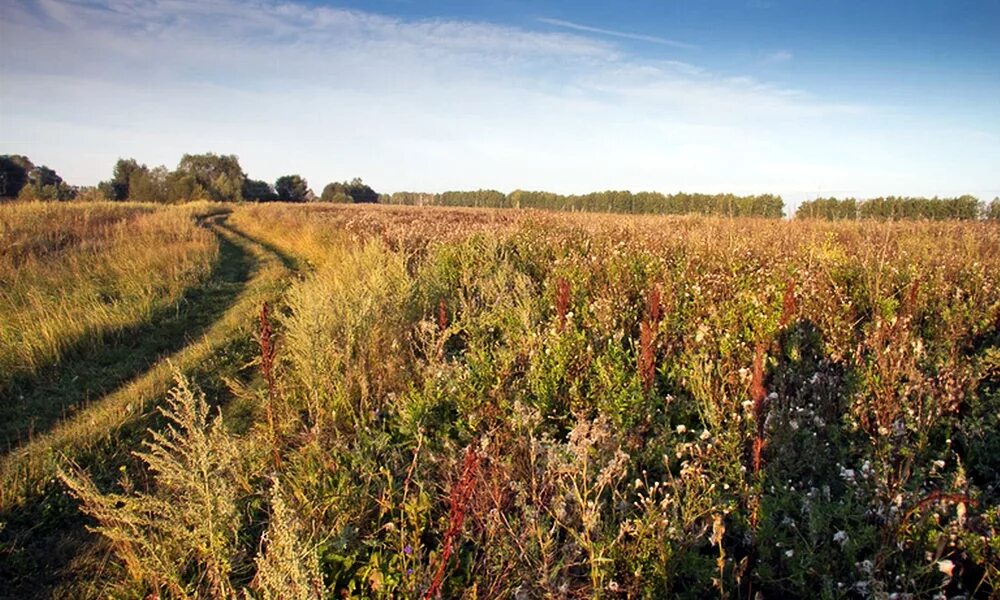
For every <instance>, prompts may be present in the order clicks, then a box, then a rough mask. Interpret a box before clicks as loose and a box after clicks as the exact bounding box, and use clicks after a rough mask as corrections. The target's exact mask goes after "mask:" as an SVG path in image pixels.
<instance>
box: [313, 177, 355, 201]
mask: <svg viewBox="0 0 1000 600" xmlns="http://www.w3.org/2000/svg"><path fill="white" fill-rule="evenodd" d="M319 199H320V201H321V202H336V203H340V204H343V203H346V202H353V200H352V199H351V196H350V195H348V193H347V185H346V184H344V183H340V182H337V181H334V182H333V183H328V184H326V186H325V187H324V188H323V193H322V194H320V197H319Z"/></svg>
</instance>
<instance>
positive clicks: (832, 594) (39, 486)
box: [0, 203, 1000, 600]
mask: <svg viewBox="0 0 1000 600" xmlns="http://www.w3.org/2000/svg"><path fill="white" fill-rule="evenodd" d="M0 314H3V320H2V321H0V441H2V444H3V445H2V447H0V452H2V454H0V597H10V598H23V597H73V598H77V597H123V598H133V597H134V598H140V597H147V598H190V597H198V598H201V597H204V598H243V597H252V598H320V597H328V598H432V597H445V598H470V599H471V598H514V599H518V600H520V599H523V598H669V597H680V598H704V597H724V598H788V597H801V598H805V597H809V598H817V597H819V598H867V597H875V598H932V597H948V598H951V597H957V596H962V597H966V598H972V597H980V598H989V597H995V596H996V595H997V594H998V593H1000V536H998V534H1000V531H998V530H1000V226H998V225H997V224H996V223H986V222H977V221H966V222H952V221H941V222H925V221H921V222H882V223H876V222H864V221H858V222H825V221H823V222H821V221H812V220H796V221H794V222H788V221H782V220H767V219H754V218H742V219H726V218H714V217H684V216H675V217H660V216H621V215H619V216H614V215H588V214H583V213H572V214H569V213H562V214H560V213H549V212H541V211H529V210H514V209H507V210H488V209H459V208H441V207H386V206H368V207H362V206H358V205H324V204H310V205H307V206H303V205H298V206H296V205H284V204H260V205H231V204H230V205H224V204H210V203H196V204H187V205H179V206H162V205H160V206H157V205H145V204H138V203H66V204H41V203H29V204H6V205H0Z"/></svg>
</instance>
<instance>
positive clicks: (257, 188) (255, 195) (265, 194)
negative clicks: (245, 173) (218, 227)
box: [243, 179, 278, 202]
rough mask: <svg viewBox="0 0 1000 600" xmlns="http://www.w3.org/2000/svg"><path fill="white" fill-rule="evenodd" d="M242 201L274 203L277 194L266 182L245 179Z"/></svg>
mask: <svg viewBox="0 0 1000 600" xmlns="http://www.w3.org/2000/svg"><path fill="white" fill-rule="evenodd" d="M243 199H244V200H247V201H250V202H274V201H275V200H277V199H278V194H276V193H275V191H274V188H273V187H271V184H270V183H268V182H266V181H259V180H257V179H246V180H245V181H244V182H243Z"/></svg>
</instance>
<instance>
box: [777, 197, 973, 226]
mask: <svg viewBox="0 0 1000 600" xmlns="http://www.w3.org/2000/svg"><path fill="white" fill-rule="evenodd" d="M983 212H984V210H983V208H982V203H981V202H979V200H978V199H976V198H975V197H974V196H969V195H965V196H960V197H958V198H938V197H937V196H935V197H934V198H910V197H897V196H889V197H886V198H869V199H867V200H856V199H854V198H844V199H842V200H838V199H837V198H817V199H815V200H809V201H806V202H803V203H802V204H800V205H799V208H798V209H797V210H796V211H795V217H796V218H797V219H827V220H830V221H836V220H841V219H878V220H893V221H895V220H899V219H933V220H943V219H962V220H972V219H978V218H979V217H980V214H981V213H983Z"/></svg>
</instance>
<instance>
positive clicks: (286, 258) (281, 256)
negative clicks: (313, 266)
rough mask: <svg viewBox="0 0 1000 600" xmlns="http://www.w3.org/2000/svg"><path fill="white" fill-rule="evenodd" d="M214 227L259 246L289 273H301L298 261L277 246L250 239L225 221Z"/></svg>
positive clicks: (301, 268) (301, 266)
mask: <svg viewBox="0 0 1000 600" xmlns="http://www.w3.org/2000/svg"><path fill="white" fill-rule="evenodd" d="M215 226H216V227H218V228H219V229H225V230H226V231H227V232H229V233H231V234H232V235H235V236H237V237H239V238H242V239H244V240H247V241H248V242H251V243H254V244H257V245H258V246H260V247H261V248H263V249H264V250H266V251H268V252H269V253H271V254H273V255H275V256H277V257H278V260H280V261H281V264H282V266H284V267H285V268H286V269H288V270H289V271H295V272H298V271H302V270H303V265H302V264H301V263H300V261H299V259H297V258H295V257H294V256H292V255H291V254H288V253H286V252H284V251H283V250H281V249H279V248H278V247H277V246H275V245H273V244H271V243H269V242H265V241H264V240H262V239H259V238H254V237H250V236H249V235H247V234H245V233H243V232H242V231H240V230H239V229H236V228H235V227H232V226H231V225H229V224H228V223H226V222H225V221H221V220H220V221H217V222H216V223H215Z"/></svg>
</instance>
